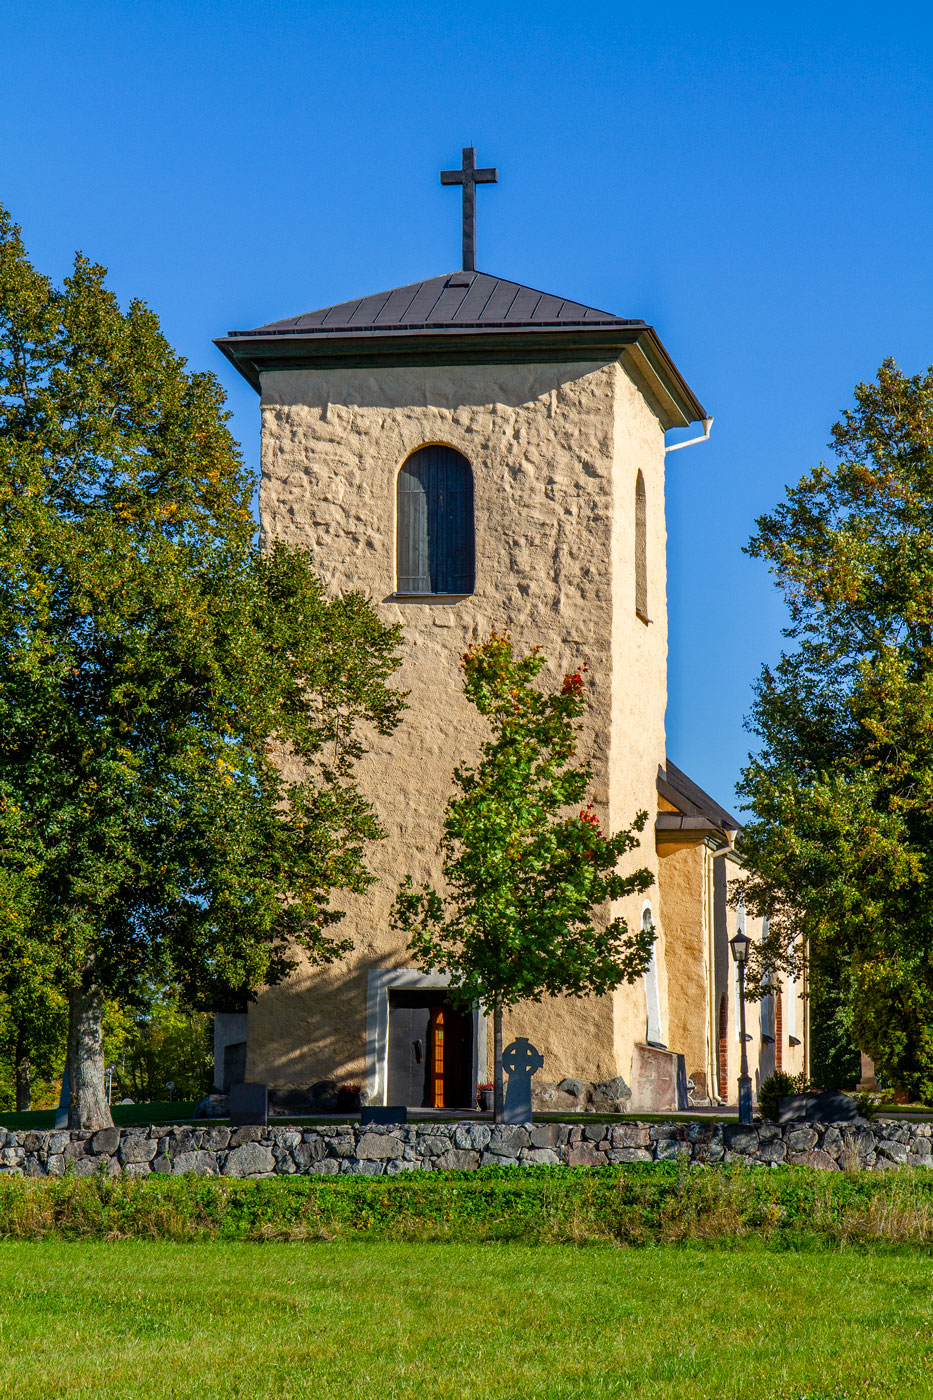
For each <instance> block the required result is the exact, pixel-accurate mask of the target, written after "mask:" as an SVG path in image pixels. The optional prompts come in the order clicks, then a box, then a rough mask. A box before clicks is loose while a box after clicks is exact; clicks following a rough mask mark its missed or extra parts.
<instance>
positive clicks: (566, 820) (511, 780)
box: [392, 632, 654, 1120]
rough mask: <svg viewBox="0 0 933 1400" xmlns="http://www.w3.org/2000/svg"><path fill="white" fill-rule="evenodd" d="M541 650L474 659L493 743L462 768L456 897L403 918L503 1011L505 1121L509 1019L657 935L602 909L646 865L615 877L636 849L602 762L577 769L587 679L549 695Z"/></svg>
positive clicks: (616, 975)
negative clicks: (597, 806) (594, 791)
mask: <svg viewBox="0 0 933 1400" xmlns="http://www.w3.org/2000/svg"><path fill="white" fill-rule="evenodd" d="M544 665H545V659H544V657H542V656H541V655H540V653H539V652H537V651H535V652H533V653H532V654H531V655H528V656H519V657H516V656H515V654H514V652H513V647H512V640H511V638H510V637H509V636H508V634H503V633H497V632H493V633H492V635H491V636H490V637H489V638H488V640H487V641H485V642H483V643H482V644H481V645H476V646H471V647H470V649H469V650H468V651H467V652H466V653H465V654H464V657H463V675H464V690H465V693H466V696H467V699H468V700H469V701H470V702H471V704H473V705H475V706H476V708H477V709H478V710H479V712H480V714H481V715H483V716H484V717H485V719H486V720H487V721H488V724H489V727H490V729H491V731H492V733H491V736H490V737H489V738H488V739H487V740H486V741H485V743H484V744H483V746H482V751H481V757H480V761H479V762H478V763H477V764H476V766H475V767H472V768H468V767H459V768H457V769H455V771H454V783H455V787H456V795H455V796H454V797H452V798H451V800H450V802H449V803H448V806H447V813H446V818H445V822H444V836H443V852H444V877H445V882H446V890H445V891H444V893H443V894H442V893H439V892H438V891H437V890H435V889H433V888H432V887H430V886H423V887H421V888H415V887H414V885H413V884H412V881H411V879H410V877H408V878H406V880H405V882H404V883H403V885H402V888H401V889H400V891H399V894H398V897H397V899H396V902H395V906H394V909H393V916H392V917H393V923H394V926H395V927H396V928H399V929H401V930H402V931H404V932H405V933H407V934H408V936H409V940H410V942H409V947H410V949H411V951H412V952H413V953H414V955H415V958H416V959H417V961H418V962H419V963H420V964H421V965H422V966H424V967H427V968H435V969H438V970H439V971H441V972H445V973H449V975H450V990H451V993H452V994H453V995H454V996H455V997H456V998H458V999H459V1000H460V1001H461V1002H463V1003H465V1004H469V1003H471V1002H475V1001H479V1002H482V1003H483V1004H484V1005H485V1006H487V1007H489V1008H491V1010H492V1013H493V1034H494V1044H495V1111H496V1115H497V1119H498V1120H501V1115H502V1102H503V1095H502V1011H503V1008H504V1007H506V1006H513V1005H515V1004H516V1003H517V1002H522V1001H540V1000H541V999H542V997H545V996H586V995H589V994H595V995H599V994H601V993H604V992H608V991H610V990H611V989H612V988H613V987H616V986H618V985H619V984H620V983H621V982H626V981H627V982H632V981H634V980H635V979H636V978H637V977H640V976H641V975H642V974H643V973H644V972H645V970H646V969H647V967H648V963H649V961H650V958H651V948H652V944H653V942H654V931H653V930H645V929H642V928H641V927H639V928H638V929H637V930H636V931H635V932H634V933H629V932H628V930H627V927H626V924H625V921H624V920H623V919H622V918H620V917H615V918H611V917H608V918H606V919H605V920H602V919H600V918H599V917H598V912H597V911H599V910H600V906H606V905H607V903H608V902H609V901H611V900H618V899H622V898H623V897H624V896H626V895H630V894H635V893H637V892H639V891H643V890H646V889H648V888H649V887H650V885H651V884H652V883H653V880H652V876H651V874H650V872H649V871H647V870H636V871H634V872H633V873H632V874H630V875H624V876H623V875H620V874H618V873H617V872H616V865H617V863H618V861H619V859H620V858H621V857H622V856H623V855H625V854H626V853H627V852H629V851H632V850H634V849H636V848H637V846H638V839H637V836H636V835H635V833H636V832H640V831H641V830H642V829H643V828H644V825H645V821H646V814H645V813H644V812H641V813H639V814H638V816H637V817H636V818H635V821H634V822H633V824H632V827H631V829H629V830H624V831H619V832H617V833H616V834H615V835H613V836H607V835H605V834H604V833H603V832H602V831H601V830H600V826H599V822H598V820H597V817H596V815H595V813H594V811H593V808H592V806H591V805H588V806H585V807H583V809H582V810H579V811H576V812H571V811H569V810H568V809H570V808H572V807H575V806H578V804H579V803H580V802H582V801H583V800H584V798H585V795H586V790H587V787H588V785H589V782H590V777H591V773H590V767H589V765H588V764H586V763H574V762H573V759H574V756H575V753H576V745H577V739H576V721H578V720H579V718H580V716H581V715H582V713H583V710H584V707H585V696H584V682H583V678H582V676H581V675H580V673H579V672H577V673H575V674H573V675H568V676H566V677H565V679H564V682H563V684H562V686H561V687H560V689H559V690H558V691H556V692H548V691H545V690H542V689H540V688H538V687H537V686H536V685H535V684H534V681H535V679H536V677H537V676H538V675H539V674H540V672H541V670H542V668H543V667H544Z"/></svg>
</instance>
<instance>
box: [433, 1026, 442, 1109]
mask: <svg viewBox="0 0 933 1400" xmlns="http://www.w3.org/2000/svg"><path fill="white" fill-rule="evenodd" d="M431 1100H432V1103H433V1106H434V1107H435V1108H443V1107H444V1008H443V1007H442V1006H438V1007H436V1008H434V1010H433V1011H432V1013H431Z"/></svg>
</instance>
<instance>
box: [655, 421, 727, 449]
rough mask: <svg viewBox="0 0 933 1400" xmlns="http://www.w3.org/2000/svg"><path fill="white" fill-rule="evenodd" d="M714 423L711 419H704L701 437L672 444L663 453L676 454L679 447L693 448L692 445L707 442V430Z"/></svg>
mask: <svg viewBox="0 0 933 1400" xmlns="http://www.w3.org/2000/svg"><path fill="white" fill-rule="evenodd" d="M714 421H715V420H714V419H712V418H704V419H703V436H702V437H695V438H688V439H687V441H686V442H672V443H671V445H670V447H665V449H664V451H665V453H667V452H677V451H678V450H679V449H680V448H681V447H693V445H694V443H697V442H709V430H710V428H711V427H712V426H713V423H714Z"/></svg>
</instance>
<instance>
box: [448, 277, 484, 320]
mask: <svg viewBox="0 0 933 1400" xmlns="http://www.w3.org/2000/svg"><path fill="white" fill-rule="evenodd" d="M467 276H469V274H467ZM491 281H492V279H491V278H488V277H483V278H478V277H474V278H473V279H472V281H471V284H470V286H469V287H468V288H466V290H465V292H464V296H463V301H462V302H461V303H460V309H459V311H457V313H456V315H455V316H454V323H455V324H457V325H459V324H462V323H463V322H468V321H481V320H482V318H483V315H484V314H485V311H486V307H487V306H488V305H489V298H490V296H491V295H492V287H491V286H490V282H491Z"/></svg>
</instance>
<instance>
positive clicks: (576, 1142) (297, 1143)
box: [0, 1119, 933, 1177]
mask: <svg viewBox="0 0 933 1400" xmlns="http://www.w3.org/2000/svg"><path fill="white" fill-rule="evenodd" d="M931 1132H933V1128H931V1125H930V1124H929V1123H907V1122H895V1121H890V1120H884V1119H882V1120H879V1121H877V1122H874V1123H872V1124H869V1123H867V1122H864V1121H860V1122H857V1123H841V1124H838V1125H837V1124H813V1125H812V1126H811V1125H809V1124H802V1125H801V1124H797V1125H793V1126H788V1127H783V1128H781V1127H778V1126H777V1125H775V1124H772V1123H762V1124H759V1125H755V1126H753V1127H750V1128H748V1127H739V1126H738V1125H736V1124H722V1123H709V1124H706V1123H652V1124H648V1123H613V1124H606V1123H586V1124H579V1123H573V1124H571V1123H538V1124H528V1125H527V1126H524V1127H512V1126H502V1127H493V1126H490V1125H489V1124H487V1123H483V1122H461V1123H453V1122H451V1123H417V1124H411V1125H409V1126H407V1127H383V1126H366V1127H361V1126H360V1125H359V1124H356V1123H350V1124H345V1123H335V1124H334V1125H333V1126H328V1127H317V1128H286V1127H268V1128H233V1129H231V1128H225V1127H220V1126H216V1127H204V1128H201V1127H174V1128H104V1129H102V1130H101V1131H100V1132H97V1133H94V1134H90V1135H89V1134H82V1133H73V1132H65V1131H62V1132H10V1131H6V1130H5V1129H3V1128H0V1174H3V1175H7V1176H9V1175H17V1176H23V1175H25V1176H33V1177H43V1176H64V1175H65V1174H66V1173H67V1172H70V1173H73V1174H74V1175H75V1176H93V1175H96V1174H98V1173H103V1174H104V1175H107V1176H120V1175H125V1176H148V1175H150V1173H153V1172H156V1173H160V1172H161V1173H165V1174H171V1175H175V1176H180V1175H183V1174H184V1173H186V1172H193V1173H195V1174H196V1175H198V1176H218V1175H219V1176H233V1177H268V1176H277V1175H294V1174H296V1173H299V1174H302V1175H306V1176H307V1175H310V1176H336V1175H337V1174H338V1173H348V1174H356V1175H360V1176H381V1175H383V1174H384V1175H387V1176H394V1175H396V1174H397V1173H398V1172H404V1171H415V1170H417V1169H423V1170H428V1171H431V1170H439V1169H445V1168H446V1169H450V1168H459V1169H461V1170H462V1169H465V1168H466V1169H469V1168H473V1167H480V1166H491V1165H496V1166H515V1165H519V1164H522V1163H530V1164H537V1165H541V1164H550V1165H554V1166H557V1165H559V1164H561V1163H564V1164H566V1165H568V1166H603V1165H605V1164H606V1163H610V1162H618V1163H629V1162H666V1161H671V1160H673V1159H676V1158H678V1157H680V1156H681V1155H684V1156H687V1155H689V1157H690V1158H691V1160H693V1161H696V1162H724V1163H729V1162H739V1163H744V1164H745V1165H747V1166H780V1165H782V1164H784V1163H789V1164H799V1165H802V1166H811V1167H822V1168H825V1169H826V1170H829V1171H838V1170H842V1169H843V1168H845V1167H850V1166H851V1167H856V1166H858V1167H869V1168H873V1169H874V1170H876V1171H880V1170H883V1169H885V1168H889V1167H896V1166H914V1167H930V1166H933V1154H931Z"/></svg>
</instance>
